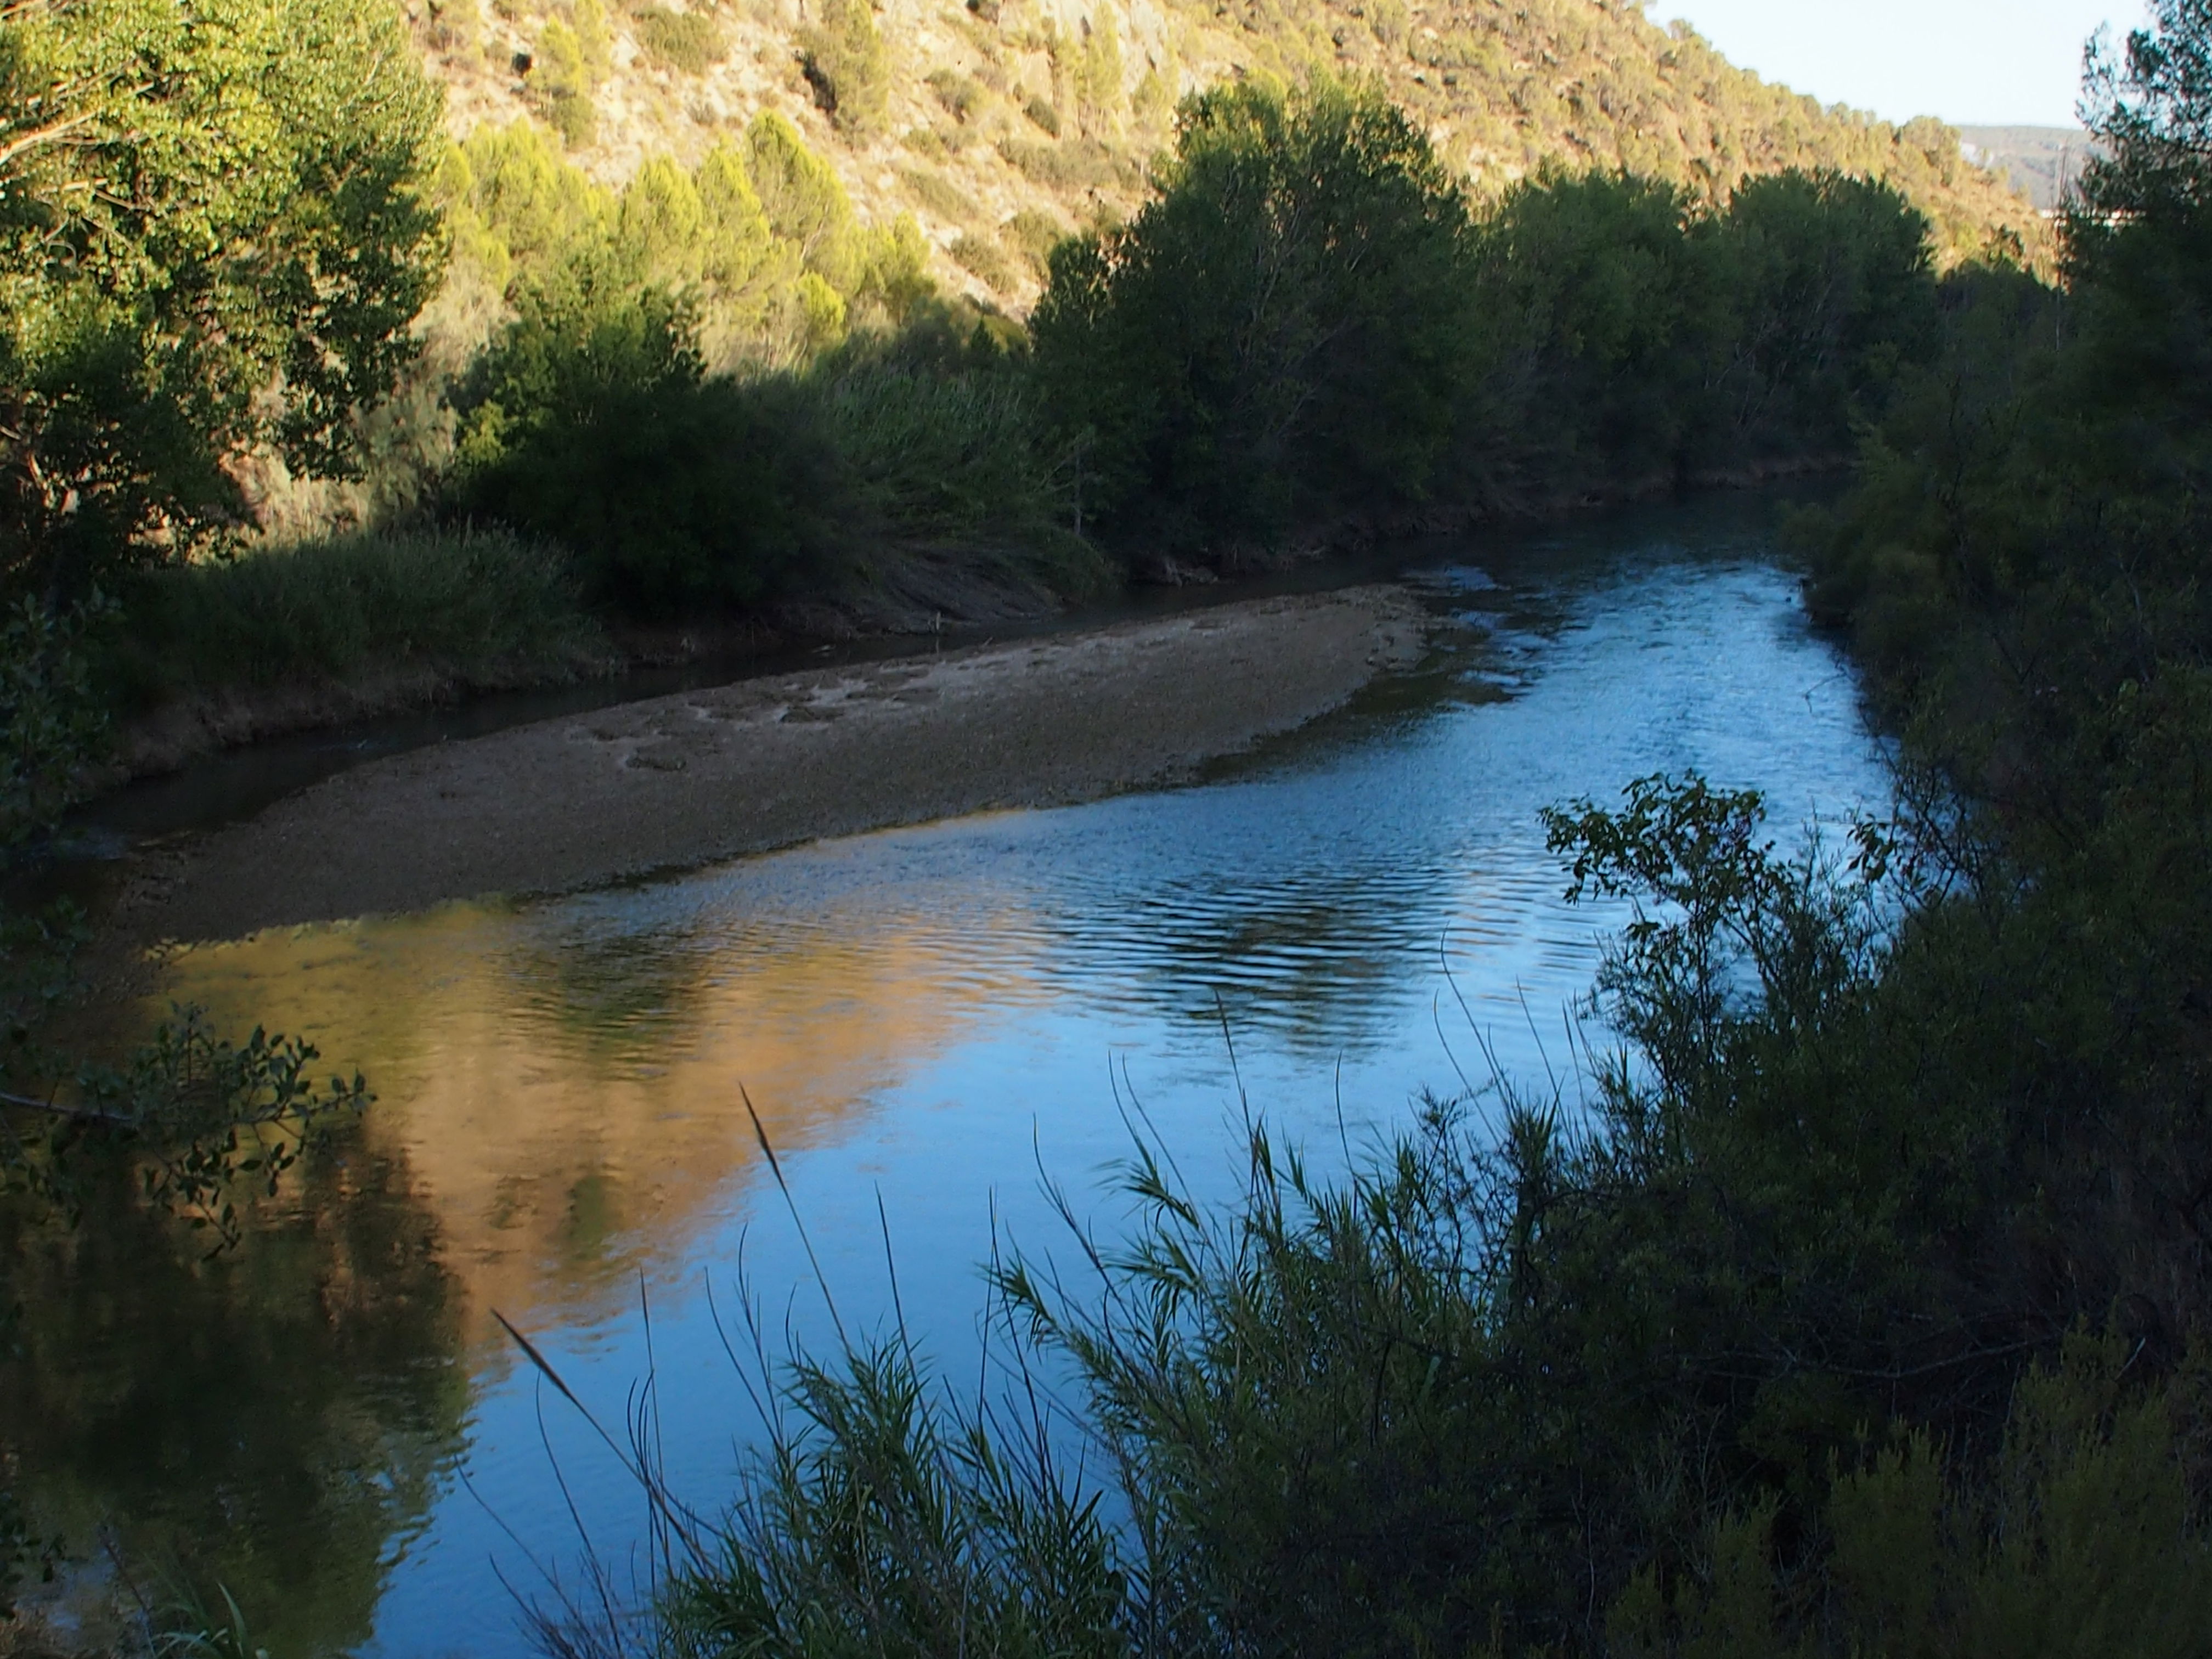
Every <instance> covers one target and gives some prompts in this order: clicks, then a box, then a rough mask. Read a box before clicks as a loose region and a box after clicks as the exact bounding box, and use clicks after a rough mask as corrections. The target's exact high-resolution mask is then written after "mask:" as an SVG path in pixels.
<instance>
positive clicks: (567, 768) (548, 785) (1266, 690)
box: [125, 586, 1425, 942]
mask: <svg viewBox="0 0 2212 1659" xmlns="http://www.w3.org/2000/svg"><path fill="white" fill-rule="evenodd" d="M1424 634H1425V623H1424V618H1423V616H1422V613H1421V611H1420V609H1419V606H1418V605H1416V604H1415V603H1414V602H1413V600H1412V599H1411V598H1410V597H1409V596H1408V595H1407V594H1406V593H1405V592H1403V591H1402V590H1401V589H1398V588H1395V587H1388V586H1370V587H1361V588H1353V589H1349V590H1346V591H1344V592H1336V593H1327V594H1316V595H1301V596H1297V597H1293V598H1279V599H1258V600H1250V601H1246V602H1243V603H1240V604H1233V605H1222V606H1219V607H1217V608H1214V609H1210V610H1202V611H1188V612H1184V613H1182V614H1180V615H1176V616H1174V617H1166V618H1164V619H1158V620H1149V621H1144V622H1135V623H1122V624H1120V625H1117V626H1115V627H1111V628H1106V629H1099V630H1097V631H1096V632H1092V633H1085V634H1076V635H1058V636H1053V637H1048V638H1044V639H1038V640H1031V641H1018V642H1015V643H1011V644H1005V645H984V646H980V647H971V648H969V649H966V650H962V651H954V652H947V653H945V654H944V655H942V656H937V657H920V658H908V659H900V660H895V661H890V662H884V663H878V664H873V665H866V666H855V667H849V668H842V669H824V670H821V671H814V672H808V673H799V674H792V675H785V676H781V677H778V678H773V679H763V680H749V681H743V682H740V683H738V684H733V685H728V686H724V687H720V688H718V689H715V690H707V691H687V692H683V693H680V694H678V695H676V696H665V697H656V698H653V699H651V700H649V701H647V702H635V703H628V704H624V705H622V706H620V707H618V708H609V709H603V710H601V711H599V712H598V713H596V714H585V715H579V716H574V717H568V718H562V719H558V720H544V721H540V722H538V724H536V725H532V726H518V727H516V728H514V729H513V730H511V731H506V732H496V733H494V734H493V735H491V736H489V737H483V738H473V739H471V740H469V741H466V742H460V743H448V744H438V745H436V746H435V747H432V748H428V749H420V750H413V751H411V752H410V753H407V754H403V755H395V756H392V757H389V758H386V759H384V760H380V761H376V762H373V763H369V764H368V765H364V766H362V767H359V768H357V769H354V770H352V771H349V772H345V773H343V774H341V775H338V776H336V777H333V778H331V779H328V780H326V781H324V782H322V783H320V784H318V785H316V786H315V787H313V788H311V789H307V790H305V791H303V792H302V793H300V794H298V795H295V796H292V797H290V798H289V799H285V800H282V801H279V802H278V803H276V805H274V806H272V807H270V808H269V809H268V810H267V811H264V812H262V813H261V814H260V815H259V816H258V817H254V818H252V819H251V820H249V821H247V822H246V823H240V824H237V825H234V826H231V827H228V828H226V829H219V830H216V831H213V832H210V834H208V835H205V836H200V837H197V838H193V839H190V840H188V841H186V842H184V843H183V844H181V845H179V846H175V847H172V848H167V849H164V850H163V851H161V852H160V853H157V854H154V855H152V856H151V858H150V859H149V863H148V866H147V867H146V868H145V870H144V871H143V878H142V879H141V880H140V881H139V882H137V884H135V885H136V888H137V891H136V894H135V896H134V897H133V898H132V899H131V901H130V902H127V904H126V907H125V909H126V913H127V919H126V920H125V927H126V928H127V929H128V931H129V932H130V933H132V934H133V935H135V936H136V937H137V938H140V939H168V940H175V941H179V942H188V941H191V940H196V939H230V938H238V937H240V936H242V935H244V934H246V933H254V932H258V931H259V930H261V929H263V928H266V927H286V926H291V925H295V924H298V923H302V922H311V921H331V920H336V919H338V918H342V917H349V916H358V915H370V914H376V913H391V912H398V911H406V910H418V909H422V908H427V907H428V906H430V905H433V904H436V903H439V902H442V901H445V900H448V899H457V898H467V897H472V896H478V895H482V894H486V893H501V892H503V893H513V894H522V893H546V892H559V891H566V890H573V889H576V888H580V887H587V886H592V885H594V884H601V883H605V882H608V881H611V880H616V879H619V878H624V877H630V876H636V875H641V874H644V873H647V872H653V871H658V870H665V869H673V868H678V867H682V866H694V865H699V864H704V863H708V862H711V861H714V860H719V859H725V858H730V857H734V856H736V855H738V854H744V853H753V852H762V851H766V850H768V849H769V848H776V847H783V846H789V845H792V844H793V843H796V842H803V841H810V840H813V839H816V838H817V837H821V836H839V835H851V834H855V833H858V832H860V831H862V830H866V829H879V828H884V827H887V826H890V825H894V824H906V823H921V822H925V821H927V820H929V819H933V818H943V817H954V816H957V815H958V814H961V813H966V812H973V811H981V810H983V809H986V808H990V807H999V806H1032V805H1062V804H1066V803H1068V802H1072V801H1077V800H1084V799H1092V798H1095V797H1097V796H1101V795H1105V794H1109V793H1115V792H1116V791H1119V790H1123V789H1128V788H1133V787H1139V786H1143V785H1148V784H1158V783H1164V782H1171V781H1175V780H1176V779H1178V778H1182V777H1186V776H1188V775H1189V774H1190V773H1191V771H1192V769H1194V768H1195V767H1196V766H1198V765H1199V764H1200V763H1203V762H1205V761H1206V760H1209V759H1212V758H1213V757H1218V756H1221V755H1225V754H1230V753H1233V752H1235V751H1237V750H1242V749H1244V748H1246V747H1248V746H1249V745H1250V744H1252V743H1253V742H1255V740H1257V739H1258V738H1262V737H1265V736H1267V735H1269V734H1271V733H1273V732H1283V731H1287V730H1289V729H1291V728H1292V727H1294V726H1300V725H1303V724H1304V723H1305V722H1306V721H1308V720H1312V719H1313V718H1314V717H1315V716H1316V715H1318V714H1323V713H1325V712H1327V711H1328V710H1329V709H1331V708H1335V707H1337V706H1338V705H1339V704H1340V703H1342V702H1344V701H1345V700H1346V698H1348V697H1349V696H1351V695H1352V693H1353V692H1354V691H1356V690H1358V689H1359V688H1360V687H1361V686H1362V685H1364V684H1366V682H1367V681H1368V680H1369V679H1370V678H1372V677H1373V676H1374V675H1376V673H1378V672H1380V671H1383V670H1384V669H1386V668H1390V667H1396V666H1403V665H1408V664H1410V663H1411V662H1412V661H1413V659H1415V658H1416V657H1417V656H1418V655H1419V651H1420V648H1421V644H1422V640H1423V637H1424Z"/></svg>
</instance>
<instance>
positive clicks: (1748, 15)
mask: <svg viewBox="0 0 2212 1659" xmlns="http://www.w3.org/2000/svg"><path fill="white" fill-rule="evenodd" d="M1647 3H1648V4H1649V7H1650V15H1651V18H1652V20H1653V21H1656V22H1660V23H1664V22H1667V21H1670V20H1671V19H1674V18H1676V17H1680V18H1683V19H1685V20H1686V21H1688V22H1689V24H1690V25H1691V27H1693V28H1695V29H1696V30H1697V31H1698V33H1699V34H1701V35H1703V36H1704V37H1705V39H1706V40H1709V41H1711V43H1712V44H1713V45H1714V46H1717V48H1719V50H1720V51H1721V52H1722V53H1723V55H1724V56H1726V57H1727V58H1728V59H1729V61H1730V62H1731V63H1735V64H1740V65H1741V66H1742V67H1743V68H1745V69H1749V70H1757V71H1758V72H1759V75H1760V76H1761V77H1763V78H1764V79H1765V80H1768V81H1779V82H1783V83H1784V84H1785V85H1787V86H1789V87H1790V88H1794V89H1795V90H1796V91H1798V92H1802V93H1809V94H1812V95H1813V96H1814V97H1815V98H1818V99H1819V100H1820V101H1821V102H1822V103H1824V104H1838V103H1841V104H1849V105H1850V106H1851V107H1852V108H1854V109H1865V110H1872V111H1873V112H1875V114H1876V115H1879V116H1881V118H1883V119H1884V120H1887V121H1898V122H1903V121H1906V120H1910V119H1911V118H1912V117H1913V116H1916V115H1936V116H1941V117H1942V118H1943V119H1944V120H1946V121H1950V122H1953V123H1955V124H1959V125H1983V126H2045V127H2054V126H2071V125H2074V124H2075V113H2074V112H2075V102H2076V100H2077V99H2078V97H2079V95H2080V92H2081V48H2082V46H2083V45H2084V44H2085V43H2086V42H2087V40H2088V38H2089V36H2090V35H2091V34H2092V33H2094V32H2095V31H2096V29H2097V27H2098V26H2099V25H2100V24H2103V23H2107V22H2109V23H2110V24H2112V27H2113V30H2114V32H2115V33H2119V32H2121V31H2123V30H2125V29H2128V28H2130V27H2141V26H2142V22H2143V21H2144V15H2145V14H2144V8H2143V5H2142V0H1647Z"/></svg>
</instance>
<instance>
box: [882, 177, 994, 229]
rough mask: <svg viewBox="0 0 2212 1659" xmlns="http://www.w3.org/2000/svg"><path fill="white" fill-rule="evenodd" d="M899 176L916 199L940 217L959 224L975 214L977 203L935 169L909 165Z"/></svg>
mask: <svg viewBox="0 0 2212 1659" xmlns="http://www.w3.org/2000/svg"><path fill="white" fill-rule="evenodd" d="M899 177H900V178H901V179H903V180H904V181H905V183H906V186H907V188H908V190H910V191H913V192H914V195H915V200H916V201H918V202H920V203H921V204H922V206H924V207H926V208H927V209H928V210H930V211H931V212H932V213H934V214H935V215H936V216H938V217H939V218H940V219H950V220H951V221H952V222H954V223H955V224H959V223H963V222H966V221H968V220H970V219H973V218H974V217H975V203H973V202H972V201H970V200H969V198H968V197H967V195H966V193H965V192H964V191H962V190H961V188H960V186H959V185H956V184H954V183H953V182H952V180H951V179H948V178H946V177H945V175H944V174H943V173H939V172H937V171H936V170H935V169H933V168H924V167H908V168H905V169H903V170H902V172H901V173H899Z"/></svg>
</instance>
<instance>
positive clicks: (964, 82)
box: [928, 69, 991, 123]
mask: <svg viewBox="0 0 2212 1659" xmlns="http://www.w3.org/2000/svg"><path fill="white" fill-rule="evenodd" d="M928 84H929V89H930V91H931V92H933V93H934V94H936V95H937V101H938V103H939V105H940V106H943V108H944V110H945V113H946V114H947V115H950V116H951V118H953V119H954V120H956V121H959V122H962V123H966V122H969V121H972V120H974V119H975V117H976V116H977V115H978V114H979V113H981V112H982V110H983V108H984V106H986V105H987V104H988V103H989V102H990V98H991V94H989V93H988V92H987V91H986V90H985V89H984V88H983V85H982V83H981V82H979V81H977V80H976V79H975V76H972V75H963V74H961V73H960V72H959V71H958V70H942V69H941V70H931V71H930V75H929V83H928Z"/></svg>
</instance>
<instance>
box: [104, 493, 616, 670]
mask: <svg viewBox="0 0 2212 1659" xmlns="http://www.w3.org/2000/svg"><path fill="white" fill-rule="evenodd" d="M125 601H126V603H125V616H124V621H123V623H122V626H121V628H120V629H119V631H118V634H117V635H116V639H115V643H114V646H113V653H114V668H115V671H116V673H117V674H118V678H119V684H120V687H121V689H122V690H123V691H124V693H125V696H126V697H128V698H130V699H131V700H134V701H142V702H143V701H150V700H152V699H154V698H156V697H160V696H170V695H174V694H177V693H179V692H187V691H217V690H223V689H225V688H228V687H231V686H236V685H270V684H278V683H293V684H300V683H312V682H314V681H318V680H337V679H343V678H350V677H357V676H359V675H362V674H363V673H375V672H378V671H392V670H404V669H408V668H411V667H415V666H417V665H424V664H428V665H434V666H436V667H440V668H444V669H449V670H453V671H459V672H460V673H461V674H462V675H463V677H464V678H474V679H475V680H476V681H477V683H478V684H489V683H496V682H497V680H498V679H500V678H501V677H503V676H505V675H508V674H511V673H513V671H516V670H518V669H527V668H538V669H545V668H554V669H559V668H569V667H573V666H575V665H578V664H579V663H581V662H585V661H588V660H590V659H592V658H594V657H595V656H597V655H598V654H599V653H601V652H603V650H604V643H603V641H601V639H600V636H599V629H598V627H597V626H596V624H594V623H592V622H591V621H590V620H589V619H588V617H586V614H585V612H584V610H583V606H582V593H581V590H580V584H579V582H578V580H577V577H576V572H575V569H574V565H573V564H572V562H571V561H570V559H569V557H568V554H567V553H566V552H565V551H562V550H560V549H558V548H556V547H554V546H552V545H550V544H547V543H545V542H543V541H526V540H524V539H522V538H520V537H517V536H514V535H511V534H509V533H507V532H505V531H500V530H482V531H478V530H468V529H464V530H461V531H459V532H453V533H444V534H440V533H432V532H396V533H386V534H371V533H362V534H356V535H349V536H337V537H330V538H323V539H319V540H316V541H310V542H302V543H299V544H294V545H292V546H289V547H276V548H268V549H264V550H255V551H252V552H249V553H246V554H243V555H240V556H238V557H235V558H232V559H226V560H222V561H209V562H200V563H195V564H188V565H176V566H171V567H168V568H164V569H161V570H156V571H153V572H150V573H149V574H147V575H146V576H145V577H144V578H143V580H139V581H137V582H136V583H134V584H133V585H132V586H131V587H130V588H129V589H128V590H127V592H126V594H125Z"/></svg>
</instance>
